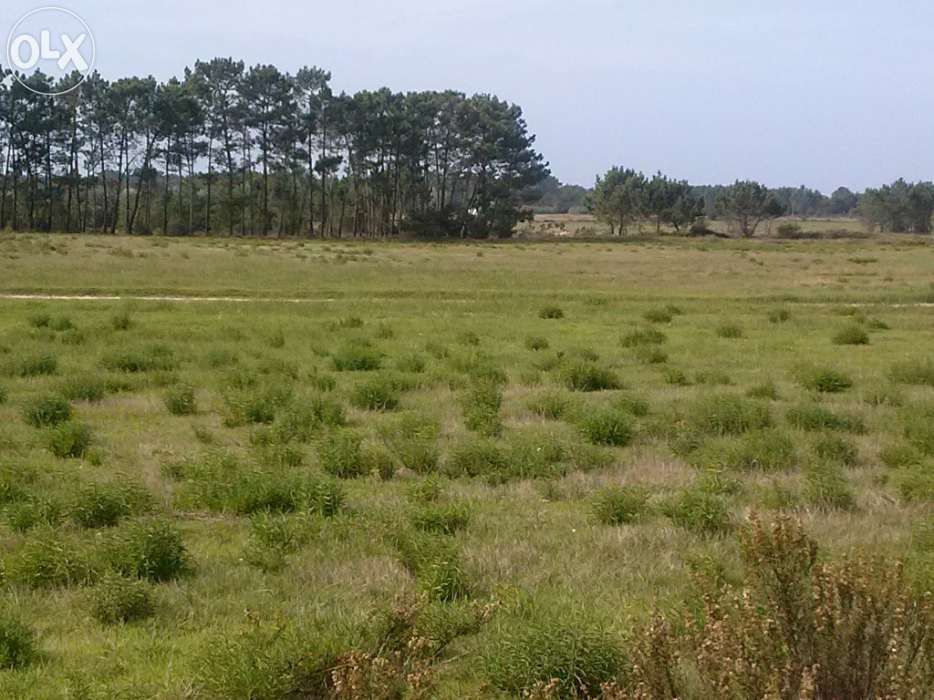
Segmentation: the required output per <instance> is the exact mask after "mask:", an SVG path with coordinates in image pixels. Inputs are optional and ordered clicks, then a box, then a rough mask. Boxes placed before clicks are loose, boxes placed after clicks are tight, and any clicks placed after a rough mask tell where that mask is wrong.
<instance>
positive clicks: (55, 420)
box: [23, 396, 71, 428]
mask: <svg viewBox="0 0 934 700" xmlns="http://www.w3.org/2000/svg"><path fill="white" fill-rule="evenodd" d="M69 418H71V404H69V403H68V401H66V400H65V399H64V398H62V397H61V396H44V397H42V398H39V399H35V400H34V401H32V402H30V403H29V405H27V406H26V408H25V409H24V410H23V420H25V421H26V422H27V423H29V425H31V426H33V427H34V428H47V427H50V426H54V425H59V424H61V423H64V422H65V421H67V420H68V419H69Z"/></svg>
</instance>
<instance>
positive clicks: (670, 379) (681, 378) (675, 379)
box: [663, 367, 691, 386]
mask: <svg viewBox="0 0 934 700" xmlns="http://www.w3.org/2000/svg"><path fill="white" fill-rule="evenodd" d="M663 376H664V379H665V384H670V385H671V386H691V380H690V379H689V378H688V375H687V374H685V372H684V370H682V369H678V368H677V367H669V368H667V369H666V370H665V374H664V375H663Z"/></svg>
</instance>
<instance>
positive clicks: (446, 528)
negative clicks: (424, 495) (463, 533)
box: [411, 503, 470, 535]
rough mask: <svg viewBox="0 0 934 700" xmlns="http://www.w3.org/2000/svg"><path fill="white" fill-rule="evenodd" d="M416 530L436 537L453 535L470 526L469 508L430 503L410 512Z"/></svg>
mask: <svg viewBox="0 0 934 700" xmlns="http://www.w3.org/2000/svg"><path fill="white" fill-rule="evenodd" d="M411 520H412V525H413V526H414V527H415V529H416V530H421V531H422V532H429V533H434V534H438V535H453V534H455V533H456V532H458V531H459V530H463V529H464V528H465V527H467V525H469V524H470V508H468V507H467V506H466V505H465V504H463V503H431V504H426V505H423V506H421V507H419V508H417V509H416V510H415V511H413V512H412V516H411Z"/></svg>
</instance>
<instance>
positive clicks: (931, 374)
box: [889, 359, 934, 386]
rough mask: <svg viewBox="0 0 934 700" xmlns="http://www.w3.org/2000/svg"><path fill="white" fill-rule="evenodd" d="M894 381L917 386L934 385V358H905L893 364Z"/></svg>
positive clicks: (892, 376)
mask: <svg viewBox="0 0 934 700" xmlns="http://www.w3.org/2000/svg"><path fill="white" fill-rule="evenodd" d="M889 376H890V377H891V378H892V381H895V382H898V383H899V384H913V385H915V386H934V360H931V359H924V360H920V359H918V360H905V361H904V362H898V363H896V364H894V365H892V369H891V370H889Z"/></svg>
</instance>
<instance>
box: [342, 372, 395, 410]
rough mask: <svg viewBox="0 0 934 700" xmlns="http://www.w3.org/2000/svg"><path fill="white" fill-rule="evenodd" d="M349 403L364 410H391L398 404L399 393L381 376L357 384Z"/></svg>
mask: <svg viewBox="0 0 934 700" xmlns="http://www.w3.org/2000/svg"><path fill="white" fill-rule="evenodd" d="M350 403H351V404H352V405H354V406H355V407H357V408H359V409H361V410H364V411H392V410H393V409H395V408H396V407H397V406H398V405H399V393H398V392H397V391H396V388H395V386H393V383H392V382H391V381H389V380H388V379H385V378H382V377H381V378H378V379H374V380H372V381H367V382H363V383H361V384H358V385H357V386H356V387H355V388H354V390H353V392H352V393H351V395H350Z"/></svg>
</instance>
